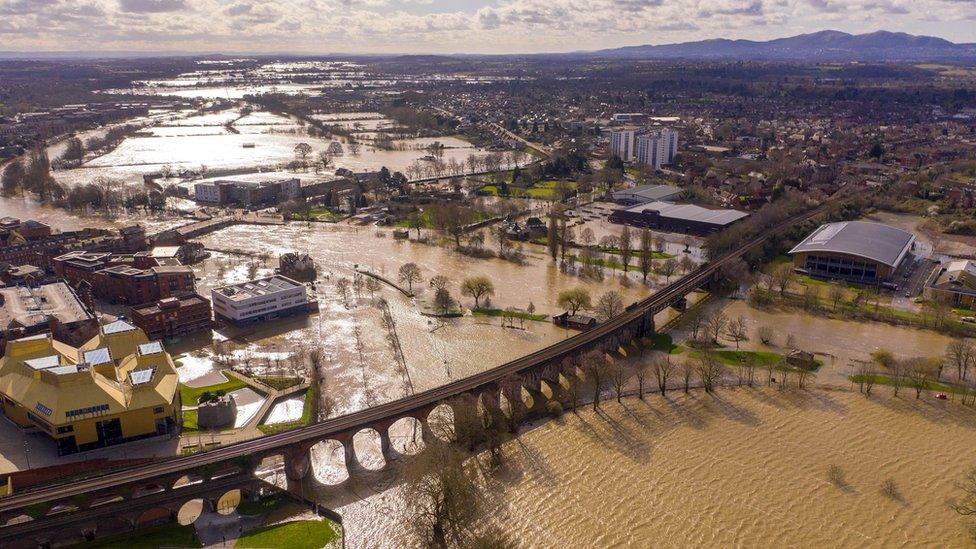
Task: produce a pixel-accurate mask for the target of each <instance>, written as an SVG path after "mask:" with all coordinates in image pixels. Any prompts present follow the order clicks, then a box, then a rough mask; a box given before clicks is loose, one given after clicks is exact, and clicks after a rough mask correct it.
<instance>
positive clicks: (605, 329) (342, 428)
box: [0, 197, 839, 513]
mask: <svg viewBox="0 0 976 549" xmlns="http://www.w3.org/2000/svg"><path fill="white" fill-rule="evenodd" d="M838 200H839V199H838V198H836V197H835V198H832V199H829V200H827V201H824V202H823V203H822V204H821V205H820V206H818V207H817V208H815V209H813V210H810V211H808V212H805V213H803V214H800V215H797V216H795V217H793V218H791V219H788V220H786V221H784V222H782V223H780V224H779V225H777V226H775V227H773V228H772V229H770V230H767V231H766V232H765V233H764V234H763V235H760V236H758V237H756V238H753V239H752V240H750V241H749V242H746V243H745V244H743V245H742V246H740V247H739V248H738V249H736V250H734V251H732V252H729V253H727V254H726V255H724V256H722V257H720V258H718V259H717V260H715V261H712V262H710V263H706V264H705V265H702V266H701V267H699V268H698V269H697V270H695V271H694V272H691V273H689V274H687V275H685V276H683V277H681V278H680V279H678V280H676V281H674V282H673V283H672V284H670V285H668V286H666V287H664V288H663V289H661V290H660V291H659V292H657V293H655V294H654V295H652V296H650V297H648V298H646V299H644V300H642V301H639V302H636V303H633V304H632V305H630V306H628V307H627V309H626V310H625V311H624V312H623V313H621V314H620V315H618V316H616V317H614V318H612V319H610V320H608V321H606V322H604V323H602V324H599V325H597V326H596V327H595V328H593V329H592V330H589V331H586V332H582V333H580V334H578V335H575V336H573V337H570V338H567V339H564V340H562V341H559V342H558V343H555V344H553V345H551V346H549V347H546V348H544V349H541V350H539V351H536V352H534V353H531V354H529V355H526V356H524V357H521V358H518V359H515V360H513V361H511V362H507V363H505V364H502V365H500V366H496V367H494V368H491V369H489V370H486V371H484V372H481V373H478V374H475V375H473V376H470V377H468V378H465V379H461V380H457V381H454V382H452V383H449V384H447V385H442V386H440V387H435V388H433V389H429V390H427V391H424V392H421V393H417V394H414V395H412V396H409V397H405V398H402V399H399V400H395V401H391V402H387V403H384V404H380V405H378V406H375V407H372V408H368V409H365V410H360V411H357V412H353V413H350V414H346V415H343V416H339V417H336V418H332V419H328V420H326V421H323V422H321V423H316V424H313V425H309V426H307V427H302V428H299V429H294V430H291V431H286V432H283V433H279V434H275V435H269V436H266V437H262V438H258V439H253V440H247V441H242V442H238V443H235V444H231V445H228V446H223V447H220V448H217V449H214V450H210V451H207V452H204V453H200V454H194V455H190V456H176V457H172V458H167V459H163V460H159V461H156V462H153V463H151V464H148V465H144V466H137V467H133V468H131V469H126V470H122V471H116V472H112V473H108V474H105V475H103V476H100V477H95V478H87V479H83V480H78V481H71V480H67V481H66V482H65V484H63V485H56V486H47V487H44V488H40V489H37V490H34V491H28V492H23V493H20V494H15V495H13V496H9V497H6V498H2V499H0V513H4V512H9V511H13V510H17V509H22V508H24V507H27V506H30V505H33V504H37V503H43V502H46V501H49V500H56V499H61V498H67V497H72V496H75V495H79V494H85V493H90V492H95V491H100V490H110V489H112V488H114V487H117V486H121V485H125V484H129V483H135V482H143V481H149V480H150V479H154V478H158V477H162V476H167V475H176V474H182V473H185V472H187V471H191V470H193V469H196V468H198V467H201V466H204V465H209V464H214V463H220V462H225V461H229V460H233V459H236V458H241V457H246V456H260V455H262V454H266V453H270V452H274V451H276V450H280V449H282V448H284V447H287V446H291V445H295V444H302V443H314V442H318V441H322V440H327V439H329V438H330V436H334V435H339V434H341V433H349V432H358V431H359V430H361V429H364V428H366V427H368V426H370V425H371V424H374V423H378V422H380V421H383V420H386V419H390V418H398V417H403V416H405V415H407V414H408V413H410V412H412V411H416V410H422V409H425V408H428V407H431V406H435V405H437V404H439V403H441V402H444V401H446V400H448V399H450V398H451V397H454V396H457V395H460V394H464V393H468V392H472V391H475V390H477V389H479V388H481V387H486V386H489V385H491V384H493V383H499V382H501V381H502V380H504V379H505V378H507V377H509V376H511V375H513V374H514V375H518V374H519V373H521V372H527V371H530V370H532V369H534V368H536V367H538V366H541V365H545V364H548V363H550V362H551V361H553V360H556V359H558V358H560V357H562V356H565V355H568V354H571V353H573V352H575V351H578V350H582V349H587V348H589V346H590V345H591V344H594V343H597V342H599V341H601V340H603V339H604V338H606V337H608V336H612V335H613V334H615V333H616V332H617V331H618V330H620V329H622V328H624V327H626V326H628V325H631V324H633V323H635V322H638V321H640V319H641V318H642V317H644V315H653V314H655V313H657V312H660V311H662V310H664V309H665V308H667V307H668V306H670V305H671V304H672V303H674V302H675V301H676V300H677V299H679V298H681V297H684V296H685V295H687V294H688V293H689V292H691V291H692V290H695V289H697V288H699V287H700V286H702V285H704V284H705V283H706V282H708V281H709V279H711V278H712V277H713V276H714V275H715V274H716V273H717V272H719V270H720V269H721V268H722V267H723V266H724V265H726V264H728V263H730V262H733V261H735V260H737V259H738V258H740V257H741V256H742V255H743V254H744V253H746V252H748V251H750V250H752V249H754V248H756V247H758V246H760V245H762V244H763V242H765V241H766V239H767V238H769V235H770V234H774V233H776V232H779V231H781V230H782V229H785V228H788V227H790V226H792V225H794V224H797V223H800V222H803V221H806V220H808V219H810V218H812V217H814V216H817V215H819V214H822V213H824V212H825V211H826V210H827V208H828V207H829V206H830V205H831V204H832V203H833V202H836V201H838Z"/></svg>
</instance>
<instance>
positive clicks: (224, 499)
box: [214, 488, 244, 516]
mask: <svg viewBox="0 0 976 549" xmlns="http://www.w3.org/2000/svg"><path fill="white" fill-rule="evenodd" d="M243 500H244V491H243V490H241V489H240V488H233V489H231V490H227V491H226V492H224V493H223V494H222V495H221V496H220V497H219V498H217V499H216V500H215V501H214V510H215V511H216V512H217V514H218V515H224V516H227V515H231V514H233V513H234V512H235V511H237V506H238V505H240V504H241V501H243Z"/></svg>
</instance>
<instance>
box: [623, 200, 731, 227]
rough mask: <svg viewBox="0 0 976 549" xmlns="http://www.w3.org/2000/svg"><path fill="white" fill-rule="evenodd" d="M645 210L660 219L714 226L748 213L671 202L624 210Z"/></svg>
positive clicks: (728, 222) (725, 223)
mask: <svg viewBox="0 0 976 549" xmlns="http://www.w3.org/2000/svg"><path fill="white" fill-rule="evenodd" d="M647 210H653V211H656V212H658V213H659V214H660V215H661V217H669V218H671V219H684V220H686V221H698V222H701V223H712V224H715V225H728V224H730V223H732V222H734V221H738V220H740V219H742V218H744V217H749V214H748V213H746V212H740V211H739V210H731V209H718V208H717V209H711V208H703V207H701V206H696V205H694V204H675V203H673V202H661V201H655V202H648V203H647V204H639V205H637V206H631V207H630V208H627V209H626V211H628V212H633V213H642V212H645V211H647Z"/></svg>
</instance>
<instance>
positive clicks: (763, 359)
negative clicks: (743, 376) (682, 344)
mask: <svg viewBox="0 0 976 549" xmlns="http://www.w3.org/2000/svg"><path fill="white" fill-rule="evenodd" d="M712 353H713V354H714V355H715V358H717V359H718V360H719V361H720V362H722V363H723V364H728V365H730V366H735V365H738V364H742V363H743V362H745V361H746V360H747V359H748V358H750V357H752V358H753V359H754V360H755V363H756V365H757V366H759V367H764V366H768V365H770V364H776V363H778V362H779V361H781V360H782V359H783V355H781V354H779V353H771V352H768V351H735V350H731V349H720V350H717V351H712ZM703 354H704V353H703V351H692V352H690V353H688V356H689V357H691V358H700V357H701V356H702V355H703Z"/></svg>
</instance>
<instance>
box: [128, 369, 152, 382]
mask: <svg viewBox="0 0 976 549" xmlns="http://www.w3.org/2000/svg"><path fill="white" fill-rule="evenodd" d="M152 376H153V369H152V368H147V369H145V370H136V371H134V372H130V373H129V379H130V380H131V381H132V384H133V385H145V384H146V383H149V382H150V381H152Z"/></svg>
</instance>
